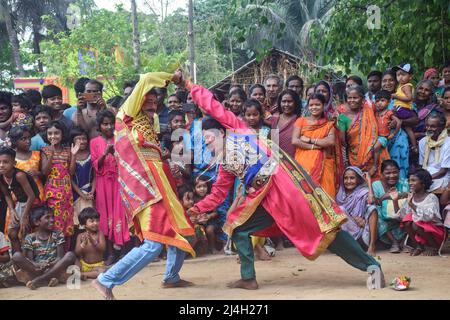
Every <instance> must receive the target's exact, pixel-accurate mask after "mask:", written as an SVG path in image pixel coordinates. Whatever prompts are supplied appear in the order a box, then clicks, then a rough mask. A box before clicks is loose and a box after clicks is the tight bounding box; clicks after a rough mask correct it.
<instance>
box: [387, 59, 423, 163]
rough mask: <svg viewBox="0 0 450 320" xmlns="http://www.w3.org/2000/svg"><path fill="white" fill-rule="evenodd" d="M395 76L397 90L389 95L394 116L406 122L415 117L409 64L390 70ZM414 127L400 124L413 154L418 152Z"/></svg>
mask: <svg viewBox="0 0 450 320" xmlns="http://www.w3.org/2000/svg"><path fill="white" fill-rule="evenodd" d="M392 70H393V71H394V72H396V74H397V81H398V88H397V91H396V92H395V94H392V95H391V98H392V99H394V106H395V115H396V116H397V118H399V119H400V120H408V119H411V118H414V117H417V114H416V112H415V111H414V110H413V104H412V102H413V89H414V87H413V85H412V84H411V83H410V81H411V79H412V73H413V69H412V67H411V65H410V64H409V63H402V64H400V65H398V66H397V67H394V68H392ZM414 127H415V125H410V124H407V123H406V122H404V121H403V122H402V128H403V129H404V130H405V131H406V133H407V134H408V137H409V140H410V143H411V151H412V152H413V153H415V154H417V153H418V152H419V149H417V141H416V137H415V135H414Z"/></svg>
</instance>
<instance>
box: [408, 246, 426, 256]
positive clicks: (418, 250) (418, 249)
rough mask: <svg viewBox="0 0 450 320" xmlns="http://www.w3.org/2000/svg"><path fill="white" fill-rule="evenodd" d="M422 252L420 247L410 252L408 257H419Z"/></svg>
mask: <svg viewBox="0 0 450 320" xmlns="http://www.w3.org/2000/svg"><path fill="white" fill-rule="evenodd" d="M423 251H424V249H423V248H422V247H417V248H415V249H414V250H413V251H411V253H410V254H409V255H410V256H418V255H420V254H421V253H422V252H423Z"/></svg>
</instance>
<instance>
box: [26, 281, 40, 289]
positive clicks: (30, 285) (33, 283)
mask: <svg viewBox="0 0 450 320" xmlns="http://www.w3.org/2000/svg"><path fill="white" fill-rule="evenodd" d="M26 286H27V288H28V289H30V290H36V289H37V288H39V286H37V285H36V283H35V282H34V281H33V280H31V281H28V282H27V284H26Z"/></svg>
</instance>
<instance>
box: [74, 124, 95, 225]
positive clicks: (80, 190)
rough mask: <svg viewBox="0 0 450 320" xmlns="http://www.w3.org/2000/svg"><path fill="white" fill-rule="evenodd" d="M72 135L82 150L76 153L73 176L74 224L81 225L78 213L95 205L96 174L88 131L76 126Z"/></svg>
mask: <svg viewBox="0 0 450 320" xmlns="http://www.w3.org/2000/svg"><path fill="white" fill-rule="evenodd" d="M70 136H71V141H72V144H73V145H76V144H79V145H80V150H79V151H78V153H77V154H76V155H75V161H76V168H75V174H74V175H73V176H72V187H73V203H74V215H73V217H74V225H79V222H78V215H79V214H80V212H81V211H82V210H83V209H84V208H89V207H93V206H94V194H95V174H94V170H93V168H92V160H91V153H90V151H89V139H88V134H87V132H86V131H84V130H83V129H81V128H77V127H75V128H74V129H73V130H72V131H71V133H70Z"/></svg>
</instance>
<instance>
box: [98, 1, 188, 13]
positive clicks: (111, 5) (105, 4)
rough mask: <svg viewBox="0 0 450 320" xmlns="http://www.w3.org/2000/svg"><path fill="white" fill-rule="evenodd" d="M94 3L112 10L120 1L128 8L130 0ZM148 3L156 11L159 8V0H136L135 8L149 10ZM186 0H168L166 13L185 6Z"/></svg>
mask: <svg viewBox="0 0 450 320" xmlns="http://www.w3.org/2000/svg"><path fill="white" fill-rule="evenodd" d="M94 1H95V4H96V5H97V6H98V7H99V8H102V9H108V10H114V8H115V6H116V4H120V3H122V4H123V5H124V8H125V9H127V10H130V1H129V0H94ZM146 3H148V4H150V5H151V6H152V7H154V8H155V10H156V11H157V12H159V11H160V10H161V9H160V3H161V2H160V0H136V4H137V9H138V11H141V12H146V13H148V12H150V10H149V9H148V5H147V4H146ZM187 4H188V0H169V6H168V7H167V11H168V14H170V13H171V12H173V11H175V10H176V9H178V8H187Z"/></svg>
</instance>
